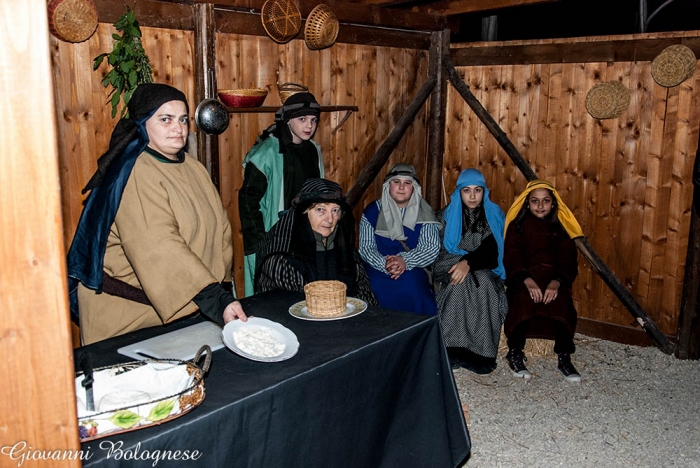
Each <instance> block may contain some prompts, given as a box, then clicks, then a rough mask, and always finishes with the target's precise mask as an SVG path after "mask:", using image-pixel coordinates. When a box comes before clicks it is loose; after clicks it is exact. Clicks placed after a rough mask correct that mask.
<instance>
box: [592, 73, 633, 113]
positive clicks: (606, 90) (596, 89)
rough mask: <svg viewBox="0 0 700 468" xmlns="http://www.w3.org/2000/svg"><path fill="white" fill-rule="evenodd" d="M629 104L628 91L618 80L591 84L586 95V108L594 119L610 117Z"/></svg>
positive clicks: (622, 110)
mask: <svg viewBox="0 0 700 468" xmlns="http://www.w3.org/2000/svg"><path fill="white" fill-rule="evenodd" d="M629 104H630V92H629V90H628V89H627V88H626V87H625V85H623V84H622V83H621V82H620V81H617V80H613V81H606V82H605V83H599V84H597V85H595V86H593V87H592V88H591V89H590V90H589V91H588V94H587V95H586V109H587V110H588V113H589V114H591V116H592V117H594V118H596V119H612V118H614V117H617V116H619V115H620V114H622V113H623V112H624V111H625V110H627V108H628V107H629Z"/></svg>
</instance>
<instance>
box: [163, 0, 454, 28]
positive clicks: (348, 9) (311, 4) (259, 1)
mask: <svg viewBox="0 0 700 468" xmlns="http://www.w3.org/2000/svg"><path fill="white" fill-rule="evenodd" d="M159 1H160V2H162V3H173V4H179V5H185V4H190V5H192V4H198V3H199V4H201V3H212V4H214V6H215V8H217V9H232V10H248V11H250V10H255V11H257V12H259V11H260V10H261V9H262V6H263V4H264V3H265V0H213V1H212V0H159ZM323 3H325V4H326V5H328V6H329V7H330V8H331V10H333V13H335V15H336V16H337V17H338V21H339V22H340V23H341V24H343V23H345V24H355V25H368V26H378V27H385V28H391V29H408V30H420V31H441V30H443V29H445V28H447V19H446V18H445V17H443V16H441V15H439V14H435V13H427V12H416V11H410V10H400V9H389V8H381V7H379V6H368V5H363V4H361V3H350V2H342V1H338V0H326V1H324V2H323ZM297 4H298V5H299V11H300V12H301V16H302V17H303V18H306V17H307V16H309V13H311V10H313V9H314V8H315V7H316V6H317V5H318V4H319V0H299V1H298V2H297Z"/></svg>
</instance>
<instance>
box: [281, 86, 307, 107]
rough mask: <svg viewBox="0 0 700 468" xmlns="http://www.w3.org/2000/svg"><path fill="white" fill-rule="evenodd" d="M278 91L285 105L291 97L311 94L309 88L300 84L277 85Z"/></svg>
mask: <svg viewBox="0 0 700 468" xmlns="http://www.w3.org/2000/svg"><path fill="white" fill-rule="evenodd" d="M277 91H278V92H279V95H280V102H281V103H282V104H284V102H285V101H286V100H287V99H289V97H290V96H292V95H294V94H296V93H307V92H309V88H307V87H306V86H304V85H300V84H298V83H282V84H281V85H277Z"/></svg>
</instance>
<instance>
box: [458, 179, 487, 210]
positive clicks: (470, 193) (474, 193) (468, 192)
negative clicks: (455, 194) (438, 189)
mask: <svg viewBox="0 0 700 468" xmlns="http://www.w3.org/2000/svg"><path fill="white" fill-rule="evenodd" d="M460 195H461V196H462V203H464V204H465V205H466V206H467V208H469V209H470V210H473V209H474V208H476V207H478V206H479V205H481V202H482V201H484V187H481V186H479V185H467V186H466V187H464V188H463V189H462V190H460Z"/></svg>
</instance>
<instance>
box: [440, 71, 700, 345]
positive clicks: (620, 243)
mask: <svg viewBox="0 0 700 468" xmlns="http://www.w3.org/2000/svg"><path fill="white" fill-rule="evenodd" d="M650 70H651V65H650V62H647V61H640V62H617V63H612V62H608V63H585V64H584V63H549V64H541V65H539V64H535V65H483V66H469V67H458V72H459V73H460V75H464V80H465V82H466V83H467V84H468V85H469V86H470V88H471V90H472V92H473V93H474V94H475V96H476V97H477V98H478V99H479V100H480V101H481V103H482V104H483V105H484V107H485V108H486V109H488V110H489V112H491V115H492V116H493V118H494V119H495V120H496V121H497V122H499V124H500V125H501V128H502V129H503V130H504V131H506V132H507V134H508V136H509V138H510V139H511V140H512V141H513V142H514V144H515V145H516V147H517V148H518V150H519V151H520V152H521V154H522V155H523V156H524V157H525V159H526V160H527V161H529V162H530V165H531V166H532V167H533V168H534V169H535V171H536V172H537V174H538V176H540V177H541V178H545V179H549V180H551V181H552V182H553V183H554V184H555V186H556V187H557V189H558V191H559V192H560V194H561V195H562V197H563V199H564V201H565V202H566V203H567V205H568V206H569V207H570V208H571V209H572V210H573V212H574V214H575V215H576V217H577V219H578V220H579V222H580V223H581V225H582V227H583V230H584V233H585V234H586V235H587V237H588V238H589V240H590V242H591V245H592V246H593V247H594V248H595V249H596V251H597V252H598V254H599V255H600V256H601V258H602V259H603V260H604V261H605V262H606V263H607V264H608V265H609V266H610V267H611V269H612V270H613V271H614V272H615V273H616V275H617V276H618V277H619V278H620V279H621V281H622V283H623V284H624V285H625V286H626V287H627V288H628V289H629V290H630V291H631V292H632V294H633V295H634V296H635V298H636V299H637V300H638V301H639V303H640V304H641V305H642V307H643V308H644V309H645V310H646V311H647V313H648V314H649V316H650V317H651V318H652V319H653V320H654V321H655V322H656V324H657V325H658V326H659V328H660V329H661V330H662V331H663V332H664V333H666V334H669V335H674V334H675V332H676V327H677V320H678V313H679V310H680V296H681V291H682V287H683V285H682V277H683V271H684V268H685V255H686V249H687V241H688V229H689V222H690V217H689V209H690V203H691V196H692V184H691V180H690V179H691V172H692V166H693V155H694V154H695V151H696V150H697V142H698V127H699V126H700V110H699V109H698V105H697V104H698V101H699V100H700V97H698V94H699V93H698V90H700V87H699V86H698V79H700V72H696V73H695V75H694V77H693V78H691V79H689V80H686V81H685V82H684V83H683V84H681V85H680V86H678V87H675V88H669V89H667V88H662V87H661V86H659V85H657V84H656V83H655V82H654V81H653V78H652V77H651V73H650ZM608 80H619V81H621V82H622V83H623V84H624V85H625V86H626V87H628V89H630V94H631V100H630V106H629V108H628V109H627V110H626V111H625V112H623V114H622V115H620V116H619V117H617V118H615V119H606V120H598V119H594V118H592V117H591V116H590V115H589V114H588V113H587V111H586V108H585V98H586V94H587V92H588V90H589V89H590V88H591V87H592V86H593V85H595V84H597V83H601V82H604V81H608ZM460 101H461V97H460V96H459V95H458V93H456V92H454V90H452V89H451V88H450V90H449V91H448V103H447V106H448V110H449V111H448V112H447V114H446V115H447V124H446V126H447V129H448V130H447V134H446V148H447V151H446V153H445V168H444V176H445V185H446V189H447V190H448V192H449V191H451V190H452V189H453V188H454V182H455V180H456V177H457V175H458V174H459V170H461V169H463V168H467V167H477V168H479V169H481V170H482V172H484V175H485V176H486V179H487V181H488V183H489V186H490V188H491V198H492V200H494V201H495V202H496V203H498V204H499V205H500V206H501V207H502V208H503V209H504V211H505V210H507V209H508V208H509V206H510V204H511V203H512V201H513V199H514V197H515V196H517V194H519V193H520V192H521V191H522V189H523V188H524V186H525V183H526V181H525V179H524V177H522V176H521V175H520V174H519V173H518V171H517V169H515V166H514V165H513V164H512V163H511V162H510V160H507V161H505V164H504V165H501V164H499V159H500V155H501V154H504V153H503V152H502V150H500V148H499V149H498V151H497V152H494V151H493V150H492V148H493V147H492V146H491V145H492V144H493V142H495V139H494V138H492V137H491V135H490V134H488V133H487V132H486V130H485V128H484V126H483V125H482V124H481V123H480V122H477V124H476V125H475V124H474V122H475V120H476V118H475V117H474V116H473V114H472V113H471V111H470V110H469V109H468V108H467V107H465V106H464V104H463V103H461V102H460ZM514 108H515V109H514ZM516 109H517V111H516ZM460 127H461V129H460ZM474 146H477V147H479V148H478V149H474V148H473V147H474ZM460 150H461V151H460ZM494 154H498V155H499V156H497V157H494ZM574 301H575V305H576V307H577V309H578V311H579V315H580V316H581V317H584V318H588V319H592V320H596V321H602V322H606V323H611V324H617V325H623V326H628V325H630V324H631V323H632V318H631V316H630V315H629V313H628V312H627V311H626V310H625V309H624V307H623V306H622V304H621V303H620V302H619V300H618V299H617V298H616V297H615V296H614V295H613V294H612V292H611V291H610V290H609V289H608V288H607V286H605V284H604V283H603V281H602V280H601V279H600V278H599V277H598V276H597V274H595V272H593V271H592V269H591V267H590V266H589V265H588V264H587V262H586V261H585V260H583V258H581V261H580V264H579V277H578V279H577V281H576V282H575V284H574Z"/></svg>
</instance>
